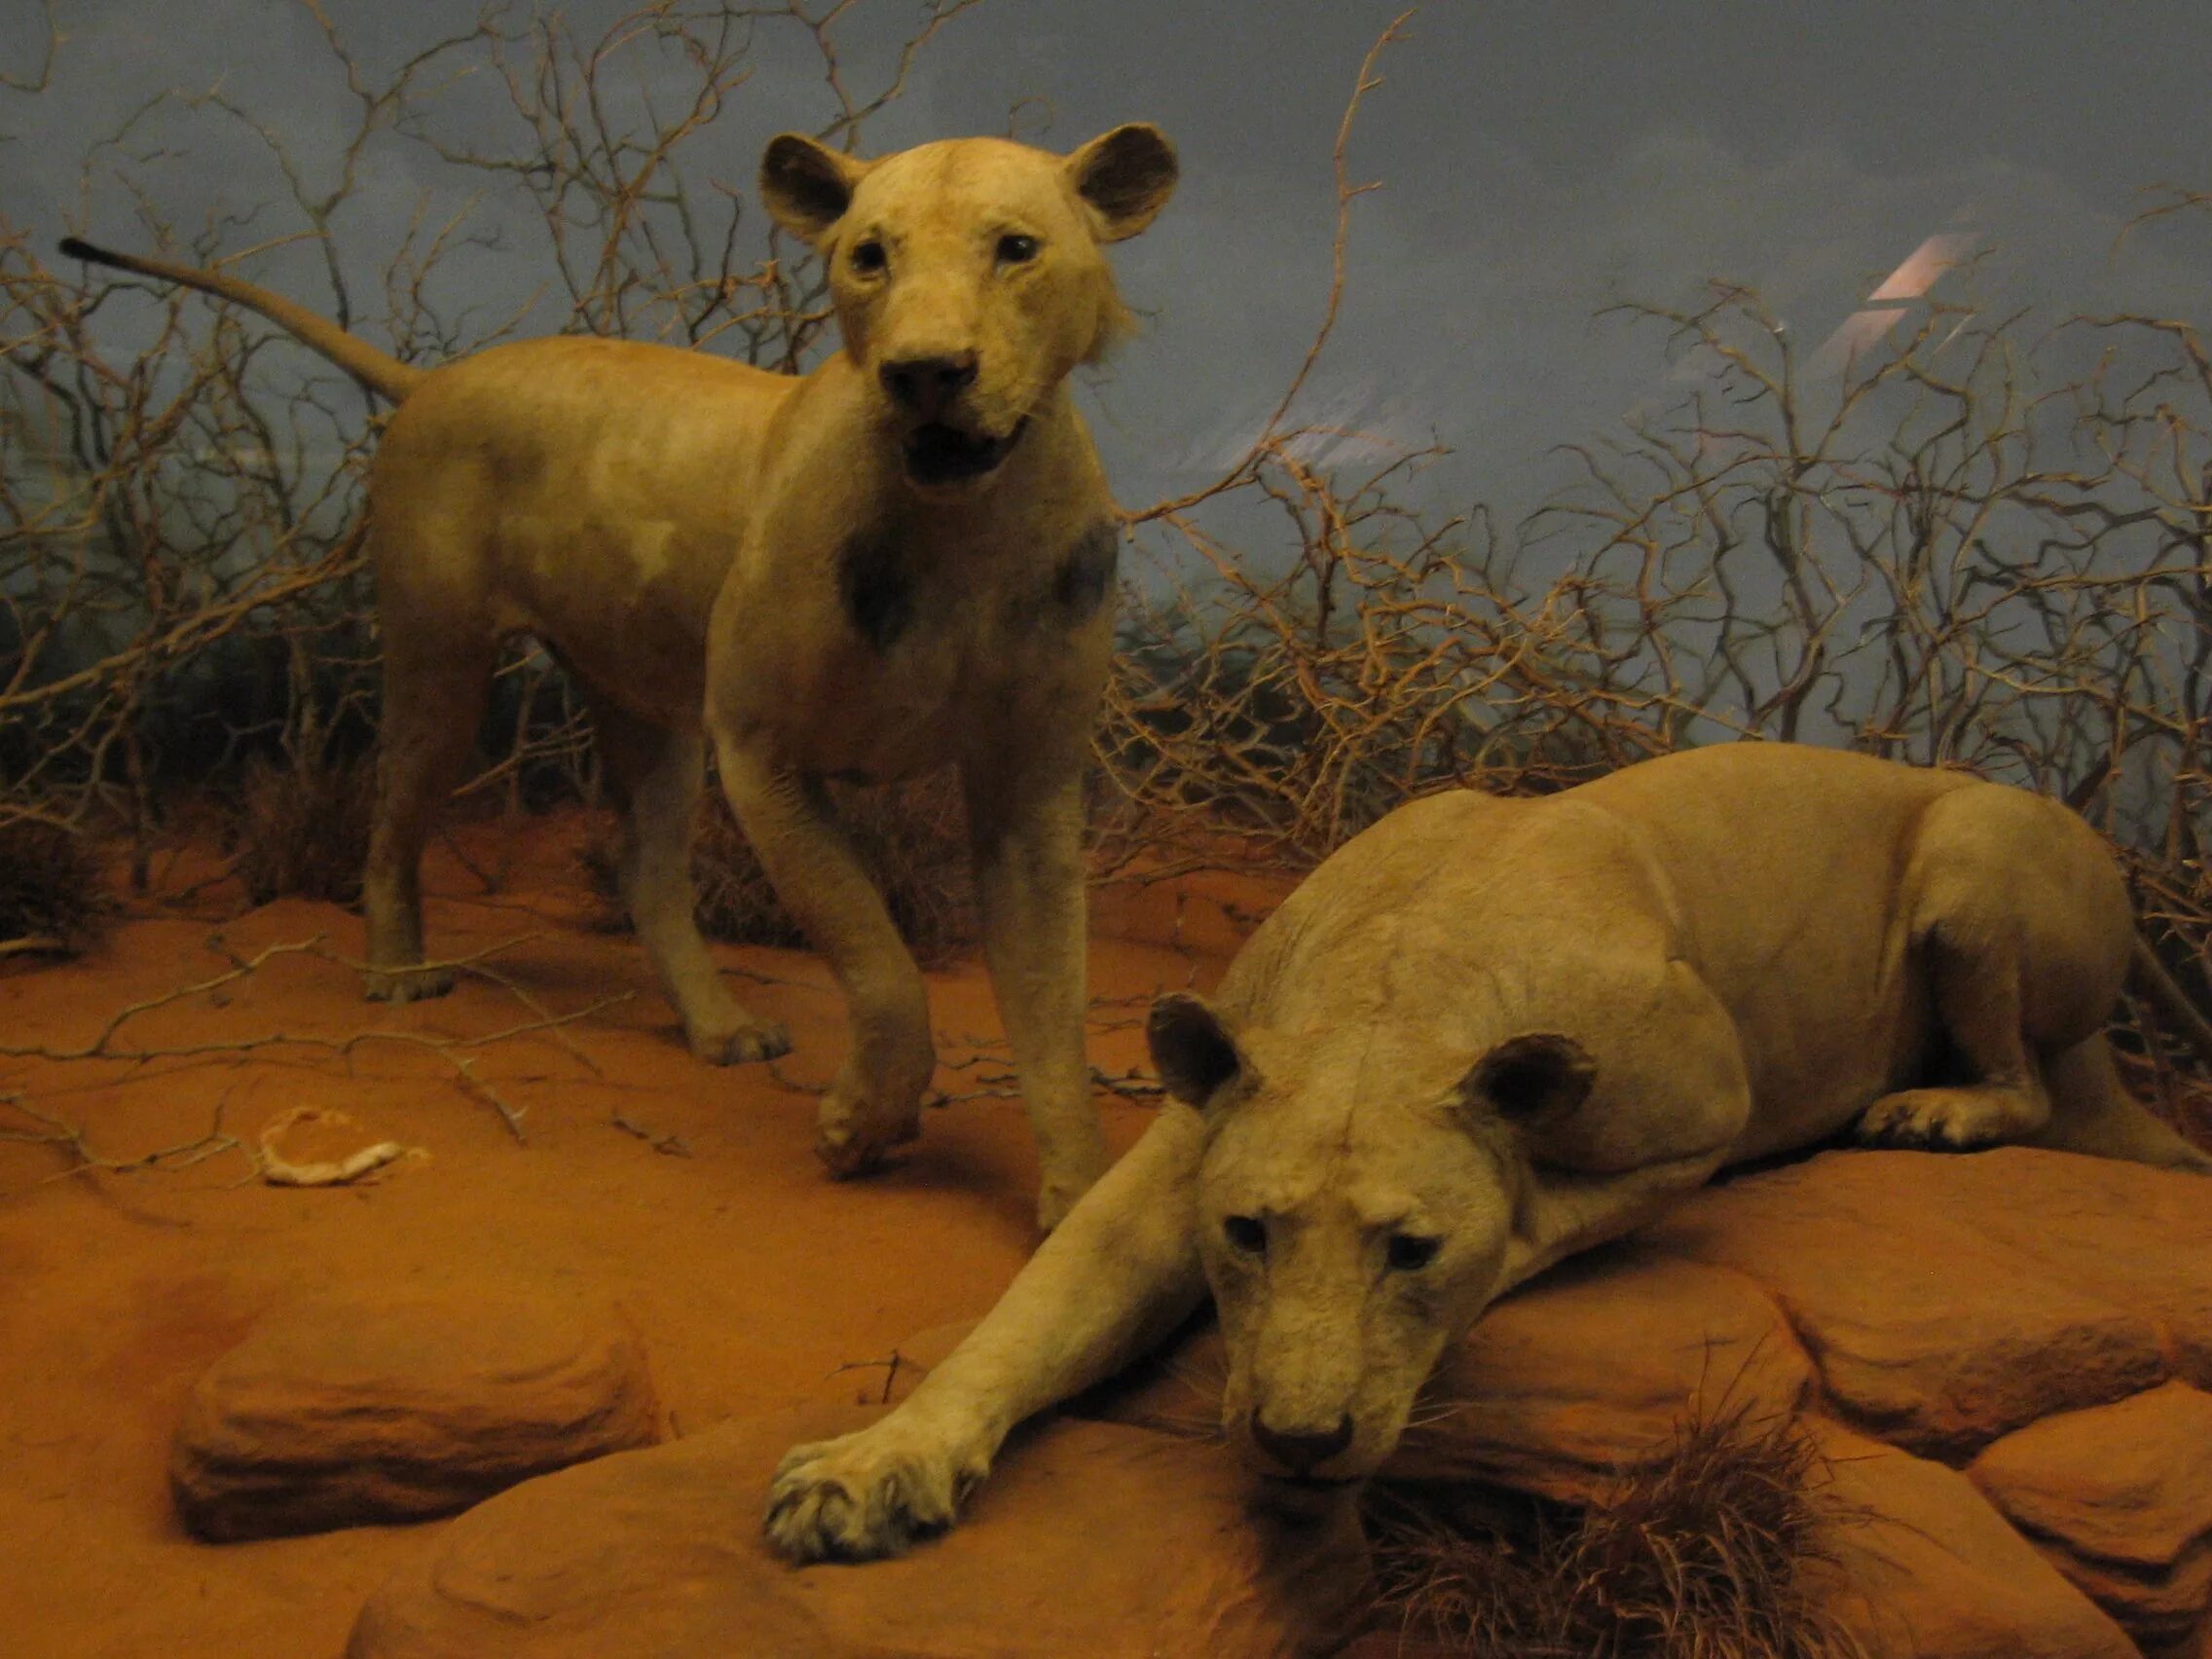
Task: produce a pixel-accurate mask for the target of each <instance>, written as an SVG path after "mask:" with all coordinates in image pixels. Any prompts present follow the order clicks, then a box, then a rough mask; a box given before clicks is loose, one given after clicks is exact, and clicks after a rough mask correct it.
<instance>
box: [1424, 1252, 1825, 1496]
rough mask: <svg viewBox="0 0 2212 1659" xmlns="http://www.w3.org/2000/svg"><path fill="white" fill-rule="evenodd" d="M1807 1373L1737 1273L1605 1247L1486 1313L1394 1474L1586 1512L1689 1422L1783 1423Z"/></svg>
mask: <svg viewBox="0 0 2212 1659" xmlns="http://www.w3.org/2000/svg"><path fill="white" fill-rule="evenodd" d="M1812 1379H1813V1367H1812V1364H1811V1362H1810V1361H1808V1360H1807V1359H1806V1357H1805V1355H1804V1352H1803V1351H1802V1350H1801V1349H1800V1348H1799V1347H1798V1346H1797V1343H1796V1340H1795V1338H1793V1337H1792V1336H1791V1335H1790V1332H1789V1327H1788V1324H1787V1323H1785V1321H1784V1320H1783V1318H1782V1315H1781V1312H1780V1310H1779V1309H1777V1308H1776V1307H1775V1305H1774V1304H1773V1303H1772V1302H1771V1301H1770V1300H1768V1298H1767V1297H1766V1296H1765V1295H1764V1294H1763V1293H1761V1292H1760V1290H1759V1289H1758V1287H1757V1286H1756V1285H1754V1284H1752V1283H1751V1281H1749V1280H1748V1279H1745V1278H1744V1277H1742V1276H1741V1275H1740V1274H1737V1273H1732V1272H1725V1271H1723V1270H1720V1269H1717V1268H1709V1267H1701V1266H1698V1265H1696V1264H1694V1263H1689V1262H1679V1261H1669V1260H1667V1259H1665V1258H1664V1257H1660V1256H1655V1255H1653V1254H1652V1253H1651V1252H1649V1251H1646V1250H1642V1249H1641V1248H1635V1247H1631V1248H1628V1249H1624V1250H1619V1251H1606V1252H1599V1253H1597V1254H1594V1255H1591V1256H1587V1257H1584V1258H1582V1259H1580V1260H1578V1261H1574V1262H1570V1263H1567V1265H1566V1266H1565V1267H1564V1268H1563V1269H1562V1271H1561V1272H1557V1273H1553V1274H1547V1275H1546V1276H1545V1277H1544V1278H1543V1279H1541V1280H1539V1281H1538V1282H1536V1283H1534V1284H1531V1285H1530V1286H1529V1287H1528V1288H1527V1289H1525V1290H1524V1291H1522V1292H1521V1293H1519V1294H1517V1295H1515V1296H1512V1297H1509V1298H1507V1299H1506V1300H1505V1301H1504V1302H1501V1303H1499V1304H1498V1305H1497V1306H1496V1307H1495V1308H1493V1309H1491V1310H1490V1312H1489V1313H1487V1314H1486V1315H1485V1316H1484V1317H1483V1319H1482V1321H1481V1323H1480V1324H1478V1325H1477V1326H1476V1327H1475V1329H1474V1330H1473V1331H1472V1332H1470V1333H1469V1335H1468V1337H1467V1340H1466V1341H1465V1342H1464V1343H1463V1344H1462V1345H1460V1346H1459V1348H1458V1349H1457V1350H1456V1352H1455V1353H1454V1354H1453V1355H1452V1356H1451V1357H1450V1359H1449V1360H1448V1361H1447V1363H1446V1364H1445V1365H1444V1366H1443V1367H1442V1368H1440V1371H1439V1374H1438V1377H1437V1381H1436V1383H1434V1384H1433V1385H1432V1386H1431V1389H1430V1391H1429V1395H1428V1397H1427V1402H1426V1404H1425V1408H1424V1411H1423V1413H1422V1414H1421V1415H1420V1416H1419V1417H1418V1418H1417V1419H1416V1423H1415V1426H1413V1427H1412V1428H1410V1429H1409V1430H1408V1431H1407V1433H1406V1437H1405V1438H1404V1440H1402V1441H1401V1442H1400V1443H1399V1446H1398V1451H1397V1454H1396V1455H1395V1456H1393V1457H1392V1458H1391V1459H1390V1461H1389V1463H1388V1465H1387V1466H1386V1470H1385V1473H1386V1474H1388V1475H1390V1476H1394V1477H1399V1478H1410V1479H1416V1480H1439V1479H1475V1480H1482V1481H1488V1482H1491V1483H1493V1484H1495V1485H1499V1486H1506V1487H1511V1488H1513V1489H1514V1490H1516V1491H1519V1492H1529V1493H1537V1494H1539V1495H1541V1496H1545V1497H1553V1498H1559V1499H1562V1500H1563V1501H1567V1502H1570V1503H1585V1502H1588V1501H1589V1500H1590V1499H1591V1497H1592V1496H1594V1495H1595V1494H1596V1493H1598V1492H1599V1491H1601V1490H1602V1489H1603V1488H1604V1486H1605V1485H1606V1484H1607V1476H1608V1475H1609V1474H1612V1473H1614V1472H1617V1471H1621V1470H1625V1469H1630V1468H1635V1467H1639V1466H1641V1465H1643V1464H1647V1463H1649V1462H1651V1461H1653V1460H1654V1459H1655V1458H1657V1457H1658V1456H1662V1455H1663V1454H1664V1453H1665V1452H1666V1451H1667V1449H1668V1447H1669V1446H1670V1445H1671V1444H1672V1443H1673V1441H1674V1440H1675V1438H1676V1435H1677V1431H1678V1429H1679V1427H1680V1426H1681V1424H1682V1423H1683V1422H1684V1421H1685V1420H1705V1419H1712V1418H1713V1417H1714V1416H1715V1415H1717V1414H1719V1413H1721V1412H1724V1411H1734V1410H1742V1411H1744V1412H1746V1413H1747V1414H1749V1416H1750V1417H1751V1418H1752V1419H1764V1418H1773V1417H1780V1416H1788V1415H1789V1414H1791V1413H1793V1412H1794V1411H1795V1410H1796V1408H1797V1403H1798V1401H1799V1400H1800V1399H1801V1398H1802V1397H1803V1396H1804V1393H1805V1390H1806V1389H1807V1387H1808V1386H1810V1384H1811V1383H1812Z"/></svg>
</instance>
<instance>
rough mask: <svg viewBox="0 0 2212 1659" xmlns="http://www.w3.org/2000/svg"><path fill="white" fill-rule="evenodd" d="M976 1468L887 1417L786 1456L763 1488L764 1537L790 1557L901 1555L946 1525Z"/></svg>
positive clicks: (976, 1474) (972, 1482) (978, 1477)
mask: <svg viewBox="0 0 2212 1659" xmlns="http://www.w3.org/2000/svg"><path fill="white" fill-rule="evenodd" d="M983 1473H984V1471H983V1469H982V1468H981V1467H972V1466H965V1465H964V1464H963V1463H962V1460H961V1459H960V1458H958V1457H957V1456H953V1455H952V1454H950V1453H949V1452H947V1451H946V1450H944V1449H943V1448H942V1447H933V1446H931V1445H928V1444H927V1443H923V1442H918V1441H917V1440H916V1439H915V1437H913V1436H912V1435H910V1434H909V1433H907V1432H906V1431H905V1430H904V1429H903V1425H902V1424H901V1423H900V1422H899V1420H898V1419H896V1418H890V1419H885V1420H884V1421H882V1422H879V1423H877V1424H875V1425H874V1426H872V1427H870V1428H865V1429H863V1430H861V1431H860V1432H859V1433H857V1434H847V1435H843V1436H840V1437H839V1438H838V1439H835V1440H824V1441H818V1442H816V1443H815V1444H814V1445H811V1446H800V1447H797V1448H795V1449H793V1451H792V1452H790V1453H788V1454H786V1456H785V1457H784V1460H783V1461H782V1462H781V1463H780V1464H778V1465H777V1467H776V1475H775V1479H774V1481H773V1482H771V1483H770V1485H769V1488H768V1513H767V1516H766V1518H765V1522H764V1526H765V1528H766V1530H767V1533H768V1541H769V1542H770V1543H771V1544H773V1545H774V1546H775V1547H776V1548H777V1549H778V1550H779V1551H781V1552H782V1553H783V1554H785V1555H787V1556H789V1557H790V1558H791V1559H792V1560H793V1561H796V1562H810V1561H880V1560H882V1559H883V1558H885V1557H886V1556H895V1555H903V1554H904V1553H905V1552H906V1551H907V1550H908V1549H909V1548H911V1547H912V1546H913V1545H914V1544H916V1543H918V1542H920V1541H921V1540H922V1539H924V1538H930V1537H935V1536H936V1535H937V1534H938V1533H940V1532H941V1531H943V1530H945V1529H946V1528H948V1527H950V1526H951V1525H952V1523H953V1522H954V1520H955V1519H957V1518H958V1515H959V1512H960V1503H961V1500H962V1499H963V1498H965V1497H966V1496H967V1495H968V1493H969V1492H970V1490H971V1489H973V1488H974V1486H975V1485H976V1483H977V1481H979V1480H981V1479H982V1477H983Z"/></svg>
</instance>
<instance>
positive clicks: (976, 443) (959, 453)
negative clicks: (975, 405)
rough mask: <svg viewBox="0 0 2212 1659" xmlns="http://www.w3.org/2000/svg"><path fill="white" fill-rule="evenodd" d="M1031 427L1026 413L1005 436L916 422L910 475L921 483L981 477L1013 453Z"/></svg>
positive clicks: (911, 436)
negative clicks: (979, 435) (993, 435)
mask: <svg viewBox="0 0 2212 1659" xmlns="http://www.w3.org/2000/svg"><path fill="white" fill-rule="evenodd" d="M1028 428H1029V418H1028V417H1027V416H1023V417H1022V418H1021V420H1020V421H1019V422H1017V423H1016V424H1015V425H1014V430H1013V431H1011V432H1009V433H1007V434H1006V436H1005V437H1003V438H985V437H978V436H977V434H976V433H974V432H964V431H962V430H961V429H960V428H959V427H957V426H948V425H946V424H944V423H943V422H941V421H931V422H928V423H927V424H923V425H920V426H916V427H915V428H914V429H913V431H912V432H910V433H908V434H907V437H906V476H907V477H909V478H911V479H913V481H914V482H915V483H917V484H959V483H964V482H965V481H967V480H968V479H971V478H980V477H982V476H983V474H984V473H986V472H989V471H990V470H992V469H993V468H994V467H996V466H997V465H998V464H999V462H1000V461H1004V460H1006V458H1007V457H1008V455H1010V454H1011V453H1013V450H1014V445H1015V444H1017V443H1019V442H1020V441H1021V434H1022V433H1023V432H1025V431H1026V430H1028Z"/></svg>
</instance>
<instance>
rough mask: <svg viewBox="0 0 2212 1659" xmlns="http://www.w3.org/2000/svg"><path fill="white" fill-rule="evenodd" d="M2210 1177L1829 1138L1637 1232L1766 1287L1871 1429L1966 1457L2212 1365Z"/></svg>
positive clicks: (2197, 1376) (1659, 1247)
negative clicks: (1885, 1147) (1876, 1147)
mask: <svg viewBox="0 0 2212 1659" xmlns="http://www.w3.org/2000/svg"><path fill="white" fill-rule="evenodd" d="M2208 1198H2212V1189H2208V1188H2207V1187H2206V1186H2205V1184H2204V1178H2203V1177H2202V1176H2194V1175H2187V1174H2180V1173H2175V1172H2171V1171H2166V1170H2157V1169H2148V1168H2144V1167H2142V1166H2141V1165H2138V1164H2127V1163H2117V1162H2111V1161H2104V1160H2098V1159H2088V1158H2078V1157H2073V1156H2069V1155H2067V1154H2063V1153H2052V1152H2037V1151H2031V1150H2027V1149H2023V1148H2014V1147H2007V1148H2000V1149H1998V1150H1996V1151H1993V1152H1985V1153H1975V1154H1970V1155H1965V1156H1957V1155H1949V1156H1945V1155H1934V1154H1927V1153H1909V1152H1896V1153H1871V1152H1831V1153H1825V1154H1823V1155H1822V1156H1820V1157H1818V1158H1815V1159H1813V1160H1812V1161H1809V1162H1806V1163H1803V1164H1798V1165H1795V1166H1792V1167H1788V1168H1784V1169H1776V1170H1771V1171H1768V1172H1766V1173H1764V1174H1759V1175H1753V1176H1749V1177H1746V1178H1744V1179H1741V1180H1737V1181H1733V1182H1730V1183H1728V1184H1727V1185H1725V1186H1721V1187H1717V1188H1714V1190H1712V1191H1710V1192H1707V1193H1703V1194H1700V1195H1699V1196H1698V1197H1697V1198H1694V1199H1692V1200H1691V1201H1689V1202H1688V1203H1685V1204H1683V1205H1682V1206H1681V1207H1680V1208H1678V1209H1677V1210H1676V1211H1675V1212H1674V1213H1672V1214H1671V1215H1668V1216H1666V1217H1665V1218H1663V1219H1662V1220H1660V1221H1659V1222H1658V1223H1656V1224H1655V1225H1654V1226H1653V1227H1652V1228H1650V1229H1649V1230H1647V1231H1646V1232H1645V1233H1644V1234H1642V1235H1641V1242H1642V1243H1643V1244H1644V1245H1645V1246H1646V1247H1647V1248H1649V1249H1651V1250H1653V1251H1655V1252H1658V1253H1660V1254H1665V1255H1672V1256H1677V1257H1683V1258H1687V1259H1690V1260H1693V1261H1700V1262H1706V1263H1709V1264H1711V1265H1713V1266H1716V1267H1725V1268H1729V1269H1733V1270H1734V1271H1736V1272H1740V1273H1743V1274H1744V1275H1745V1276H1746V1277H1748V1278H1750V1279H1751V1280H1753V1281H1754V1282H1756V1283H1757V1284H1759V1285H1761V1286H1763V1287H1764V1288H1765V1289H1766V1290H1767V1291H1768V1292H1769V1293H1770V1294H1771V1295H1772V1296H1773V1297H1774V1298H1775V1300H1776V1301H1777V1302H1778V1303H1779V1304H1780V1305H1781V1307H1782V1309H1783V1310H1784V1311H1785V1312H1786V1313H1787V1314H1788V1318H1789V1321H1790V1323H1791V1325H1792V1326H1793V1327H1794V1328H1795V1330H1796V1332H1797V1335H1798V1337H1799V1339H1800V1340H1801V1341H1802V1342H1803V1343H1804V1345H1805V1346H1806V1348H1807V1349H1808V1351H1809V1352H1810V1353H1811V1355H1812V1357H1813V1360H1814V1363H1815V1364H1816V1365H1817V1366H1818V1367H1819V1370H1820V1375H1821V1381H1822V1383H1823V1386H1824V1389H1825V1392H1826V1394H1827V1395H1828V1396H1829V1398H1830V1399H1831V1400H1832V1401H1833V1402H1834V1403H1835V1405H1836V1406H1837V1407H1838V1408H1839V1409H1840V1411H1841V1412H1842V1414H1843V1415H1845V1416H1847V1417H1848V1418H1850V1419H1852V1420H1853V1421H1855V1422H1856V1423H1858V1424H1859V1425H1860V1426H1861V1427H1863V1428H1866V1429H1870V1430H1871V1431H1872V1432H1874V1433H1876V1434H1878V1435H1880V1436H1881V1437H1882V1438H1883V1439H1885V1440H1889V1441H1892V1442H1894V1443H1896V1444H1898V1445H1900V1446H1904V1447H1906V1448H1908V1449H1909V1450H1911V1451H1914V1452H1917V1453H1920V1454H1922V1455H1924V1456H1935V1457H1939V1458H1943V1459H1945V1460H1951V1461H1964V1460H1965V1459H1966V1458H1968V1457H1970V1456H1972V1455H1973V1454H1974V1453H1975V1452H1977V1451H1978V1450H1980V1448H1981V1447H1983V1446H1985V1445H1987V1444H1988V1443H1989V1442H1990V1441H1992V1440H1995V1439H1997V1438H1998V1437H1999V1436H2000V1435H2003V1434H2008V1433H2009V1432H2011V1431H2012V1430H2013V1429H2016V1428H2019V1427H2022V1426H2024V1425H2025V1424H2027V1423H2030V1422H2033V1421H2035V1420H2036V1419H2038V1418H2043V1417H2047V1416H2049V1415H2051V1414H2052V1413H2054V1412H2065V1411H2076V1410H2081V1409H2083V1408H2085V1407H2089V1406H2097V1405H2104V1404H2107V1403H2109V1402H2111V1401H2114V1400H2119V1399H2123V1398H2125V1397H2126V1396H2127V1395H2129V1394H2134V1393H2139V1392H2141V1391H2142V1390H2144V1389H2147V1388H2152V1387H2155V1386H2157V1384H2158V1383H2162V1382H2164V1381H2166V1379H2167V1378H2168V1377H2169V1376H2171V1375H2173V1374H2175V1373H2176V1372H2177V1371H2178V1372H2179V1374H2180V1375H2182V1376H2183V1377H2184V1378H2186V1379H2187V1380H2188V1381H2191V1382H2194V1383H2204V1382H2205V1377H2204V1370H2205V1366H2206V1363H2207V1361H2208V1360H2212V1201H2207V1200H2208Z"/></svg>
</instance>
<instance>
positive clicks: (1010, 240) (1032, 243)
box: [999, 231, 1037, 265]
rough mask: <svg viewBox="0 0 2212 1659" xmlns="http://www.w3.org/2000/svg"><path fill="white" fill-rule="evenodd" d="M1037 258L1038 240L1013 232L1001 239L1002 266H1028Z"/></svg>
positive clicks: (1000, 258) (1000, 259) (1000, 260)
mask: <svg viewBox="0 0 2212 1659" xmlns="http://www.w3.org/2000/svg"><path fill="white" fill-rule="evenodd" d="M1036 257H1037V239H1036V238H1035V237H1025V236H1023V235H1021V233H1020V232H1018V231H1015V232H1011V233H1009V234H1008V235H1006V236H1003V237H1001V238H999V263H1000V264H1001V265H1027V264H1028V263H1029V262H1030V261H1031V260H1032V259H1035V258H1036Z"/></svg>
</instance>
